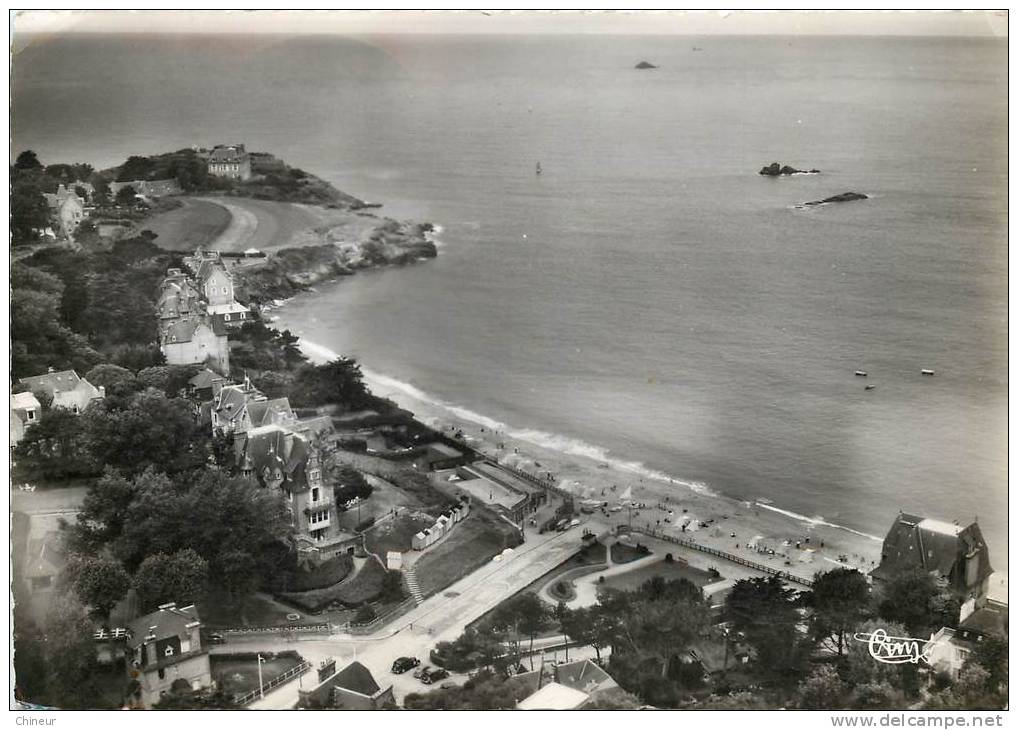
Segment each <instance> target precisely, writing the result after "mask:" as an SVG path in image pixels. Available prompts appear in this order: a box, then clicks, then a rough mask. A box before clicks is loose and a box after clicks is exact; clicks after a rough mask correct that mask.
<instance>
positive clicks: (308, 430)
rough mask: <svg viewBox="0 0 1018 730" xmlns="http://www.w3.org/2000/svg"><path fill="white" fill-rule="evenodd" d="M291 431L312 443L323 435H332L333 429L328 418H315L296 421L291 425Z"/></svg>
mask: <svg viewBox="0 0 1018 730" xmlns="http://www.w3.org/2000/svg"><path fill="white" fill-rule="evenodd" d="M293 430H295V431H296V432H297V433H299V434H301V435H302V436H304V437H305V438H306V439H308V440H309V441H314V440H316V439H318V438H319V437H321V436H322V435H323V434H329V433H332V432H333V431H334V430H335V429H334V427H333V425H332V418H331V417H330V416H315V417H313V418H302V419H301V420H299V421H297V423H295V424H294V425H293Z"/></svg>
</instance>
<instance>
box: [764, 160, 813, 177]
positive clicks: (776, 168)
mask: <svg viewBox="0 0 1018 730" xmlns="http://www.w3.org/2000/svg"><path fill="white" fill-rule="evenodd" d="M819 173H820V170H797V169H795V168H794V167H792V166H790V165H781V164H780V163H778V162H772V163H771V164H769V165H764V166H763V167H761V168H760V174H761V175H765V176H767V177H780V176H781V175H817V174H819Z"/></svg>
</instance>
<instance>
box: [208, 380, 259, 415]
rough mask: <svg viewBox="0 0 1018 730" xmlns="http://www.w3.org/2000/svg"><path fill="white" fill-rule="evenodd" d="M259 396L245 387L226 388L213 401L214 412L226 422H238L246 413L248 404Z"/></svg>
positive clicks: (231, 386)
mask: <svg viewBox="0 0 1018 730" xmlns="http://www.w3.org/2000/svg"><path fill="white" fill-rule="evenodd" d="M258 395H259V393H258V391H257V390H255V389H254V388H246V387H245V386H243V385H227V386H224V387H223V388H222V389H221V390H220V391H219V394H218V395H217V396H216V397H215V399H214V400H213V401H212V411H213V413H215V414H216V416H217V417H219V418H220V419H223V420H226V421H236V420H237V419H238V418H240V417H241V415H242V414H243V413H244V406H245V405H247V402H248V401H249V400H250V399H252V398H254V397H257V396H258Z"/></svg>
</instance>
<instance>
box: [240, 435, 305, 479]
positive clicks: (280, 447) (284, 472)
mask: <svg viewBox="0 0 1018 730" xmlns="http://www.w3.org/2000/svg"><path fill="white" fill-rule="evenodd" d="M234 448H235V449H236V454H237V463H238V466H240V468H241V469H243V470H245V471H247V470H250V471H253V472H254V473H255V474H256V475H257V476H259V477H260V478H262V479H263V480H266V481H278V480H282V484H281V485H280V486H281V487H282V488H284V489H286V490H288V491H290V492H297V491H302V490H304V489H307V461H308V458H309V457H310V456H311V447H310V446H309V445H308V443H307V441H306V440H305V439H304V438H303V437H302V436H301V435H300V434H296V433H293V432H292V431H288V430H287V429H285V428H281V427H279V426H276V425H269V426H261V427H259V428H252V429H250V430H248V431H247V433H246V434H244V435H242V436H240V437H239V438H237V439H235V440H234Z"/></svg>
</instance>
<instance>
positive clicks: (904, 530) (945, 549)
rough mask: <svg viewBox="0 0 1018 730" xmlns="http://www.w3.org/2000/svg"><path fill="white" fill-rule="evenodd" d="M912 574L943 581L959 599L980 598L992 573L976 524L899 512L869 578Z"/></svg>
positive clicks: (886, 578)
mask: <svg viewBox="0 0 1018 730" xmlns="http://www.w3.org/2000/svg"><path fill="white" fill-rule="evenodd" d="M911 570H923V571H925V572H927V573H931V574H933V575H935V576H936V577H938V578H940V579H943V580H945V581H946V582H947V584H948V586H950V588H951V590H952V591H954V592H955V593H956V594H958V595H960V596H976V595H979V594H981V593H982V592H983V589H984V585H985V582H986V579H987V578H988V577H989V575H990V574H991V573H992V572H993V568H992V567H991V566H990V552H989V548H988V547H987V545H986V541H985V540H984V539H983V534H982V532H981V531H980V529H979V525H978V523H975V522H973V523H972V524H970V525H968V526H967V527H962V526H961V525H958V524H956V523H950V522H942V521H940V520H934V519H930V518H924V517H917V516H915V515H909V514H905V513H904V512H901V513H899V514H898V516H897V518H896V519H895V521H894V524H893V525H891V529H890V530H888V532H887V536H886V537H885V538H884V546H883V549H882V551H881V558H880V565H878V566H877V567H876V568H874V569H873V570H872V571H871V572H870V575H871V576H872V577H873V579H874V580H877V581H881V580H889V579H891V578H893V577H894V576H896V575H899V574H901V573H905V572H908V571H911Z"/></svg>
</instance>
